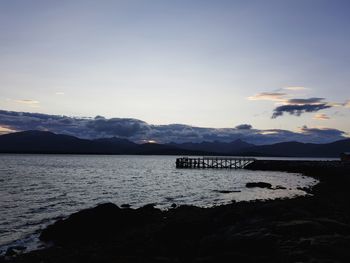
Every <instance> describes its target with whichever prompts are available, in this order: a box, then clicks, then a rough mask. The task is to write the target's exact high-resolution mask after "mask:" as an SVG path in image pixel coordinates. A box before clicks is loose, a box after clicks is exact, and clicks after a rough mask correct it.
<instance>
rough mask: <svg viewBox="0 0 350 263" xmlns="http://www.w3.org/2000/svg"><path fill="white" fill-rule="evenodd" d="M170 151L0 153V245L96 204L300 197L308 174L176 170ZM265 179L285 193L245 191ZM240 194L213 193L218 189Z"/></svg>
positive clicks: (311, 181) (201, 203) (160, 204)
mask: <svg viewBox="0 0 350 263" xmlns="http://www.w3.org/2000/svg"><path fill="white" fill-rule="evenodd" d="M175 158H176V157H171V156H84V155H0V247H1V246H2V248H4V247H5V246H4V245H5V244H9V243H11V242H13V241H14V240H18V239H25V238H26V237H28V236H31V234H33V233H37V232H38V230H39V229H41V228H43V227H45V226H46V225H47V224H49V223H51V222H52V221H53V220H55V219H58V218H59V217H62V216H66V215H69V214H70V213H72V212H76V211H77V210H79V209H82V208H87V207H91V206H94V205H96V204H99V203H103V202H114V203H116V204H117V205H121V204H124V203H128V204H131V205H132V206H133V207H139V206H142V205H145V204H149V203H156V204H157V206H158V207H160V208H167V207H169V206H170V205H171V204H172V203H176V204H193V205H197V206H212V205H216V204H223V203H229V202H231V201H232V200H236V201H242V200H253V199H269V198H277V197H292V196H296V195H304V194H305V192H303V191H301V190H298V189H297V187H305V186H312V185H314V184H315V183H317V182H316V181H315V180H314V179H311V178H307V177H303V176H300V175H298V174H291V173H288V174H287V173H282V172H262V171H249V170H209V169H208V170H185V169H183V170H179V169H175ZM258 181H263V182H268V183H271V184H272V185H273V186H277V185H281V186H284V187H286V188H287V190H268V189H259V188H256V189H248V188H246V187H245V184H246V183H247V182H258ZM222 190H227V191H240V192H235V193H220V192H219V191H222Z"/></svg>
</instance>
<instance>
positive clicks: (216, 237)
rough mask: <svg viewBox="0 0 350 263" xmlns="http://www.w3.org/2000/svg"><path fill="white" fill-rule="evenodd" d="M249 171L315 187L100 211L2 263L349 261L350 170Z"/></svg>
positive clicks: (277, 166) (308, 165) (266, 166)
mask: <svg viewBox="0 0 350 263" xmlns="http://www.w3.org/2000/svg"><path fill="white" fill-rule="evenodd" d="M248 168H249V169H251V170H270V171H281V170H283V171H287V172H298V173H302V174H303V175H305V176H311V177H314V178H316V179H318V180H320V183H319V184H317V185H316V186H314V188H313V189H312V190H311V193H312V194H313V195H312V196H306V197H296V198H293V199H286V200H271V201H269V200H267V201H253V202H237V203H232V204H228V205H220V206H217V207H212V208H198V207H194V206H180V207H176V208H173V209H170V210H168V211H161V210H159V209H156V208H154V207H153V206H151V205H148V206H145V207H141V208H138V209H130V208H124V209H120V208H118V207H117V206H115V205H113V204H105V205H100V206H97V207H96V208H92V209H87V210H82V211H80V212H78V213H75V214H73V215H72V216H70V217H69V218H68V219H65V220H63V221H58V222H56V223H55V224H53V225H51V226H49V227H48V228H46V229H45V230H43V231H42V234H41V239H43V240H45V241H50V242H54V246H52V247H50V248H46V249H43V250H38V251H32V252H28V253H25V254H22V255H20V254H19V255H16V256H14V257H7V258H2V259H0V262H40V261H44V262H62V261H66V262H77V261H78V262H79V261H81V262H110V261H117V262H218V261H223V260H231V261H232V260H236V261H237V262H264V261H268V262H296V261H302V262H323V261H324V260H330V261H327V262H349V261H350V255H349V253H348V252H347V251H348V249H349V248H350V208H348V206H349V205H348V204H349V201H350V193H349V191H348V187H349V183H350V172H349V171H350V165H349V164H345V163H341V162H339V161H326V162H319V161H271V160H269V161H266V160H265V161H262V160H259V161H256V163H253V164H252V165H251V166H250V167H248ZM84 259H85V260H84ZM313 260H314V261H313Z"/></svg>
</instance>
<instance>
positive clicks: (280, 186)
mask: <svg viewBox="0 0 350 263" xmlns="http://www.w3.org/2000/svg"><path fill="white" fill-rule="evenodd" d="M273 189H274V190H285V189H287V188H286V187H284V186H282V185H276V186H275V187H274V188H273Z"/></svg>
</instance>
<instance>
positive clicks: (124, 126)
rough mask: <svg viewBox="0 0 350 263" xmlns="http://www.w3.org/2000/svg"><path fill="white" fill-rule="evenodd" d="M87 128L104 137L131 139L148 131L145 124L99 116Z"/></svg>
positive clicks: (138, 121)
mask: <svg viewBox="0 0 350 263" xmlns="http://www.w3.org/2000/svg"><path fill="white" fill-rule="evenodd" d="M86 127H87V128H90V129H92V130H93V131H95V132H98V133H101V134H103V135H105V136H120V137H131V136H135V135H137V134H144V133H145V132H147V131H148V130H149V126H148V124H147V123H146V122H143V121H140V120H136V119H120V118H112V119H105V118H103V117H101V116H97V117H95V119H93V120H90V121H88V122H87V124H86Z"/></svg>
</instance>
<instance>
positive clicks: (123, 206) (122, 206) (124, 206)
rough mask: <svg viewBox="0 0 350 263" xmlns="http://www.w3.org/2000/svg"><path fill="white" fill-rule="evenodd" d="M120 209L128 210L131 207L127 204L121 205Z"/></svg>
mask: <svg viewBox="0 0 350 263" xmlns="http://www.w3.org/2000/svg"><path fill="white" fill-rule="evenodd" d="M120 207H121V208H130V207H131V205H129V204H122V205H121V206H120Z"/></svg>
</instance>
